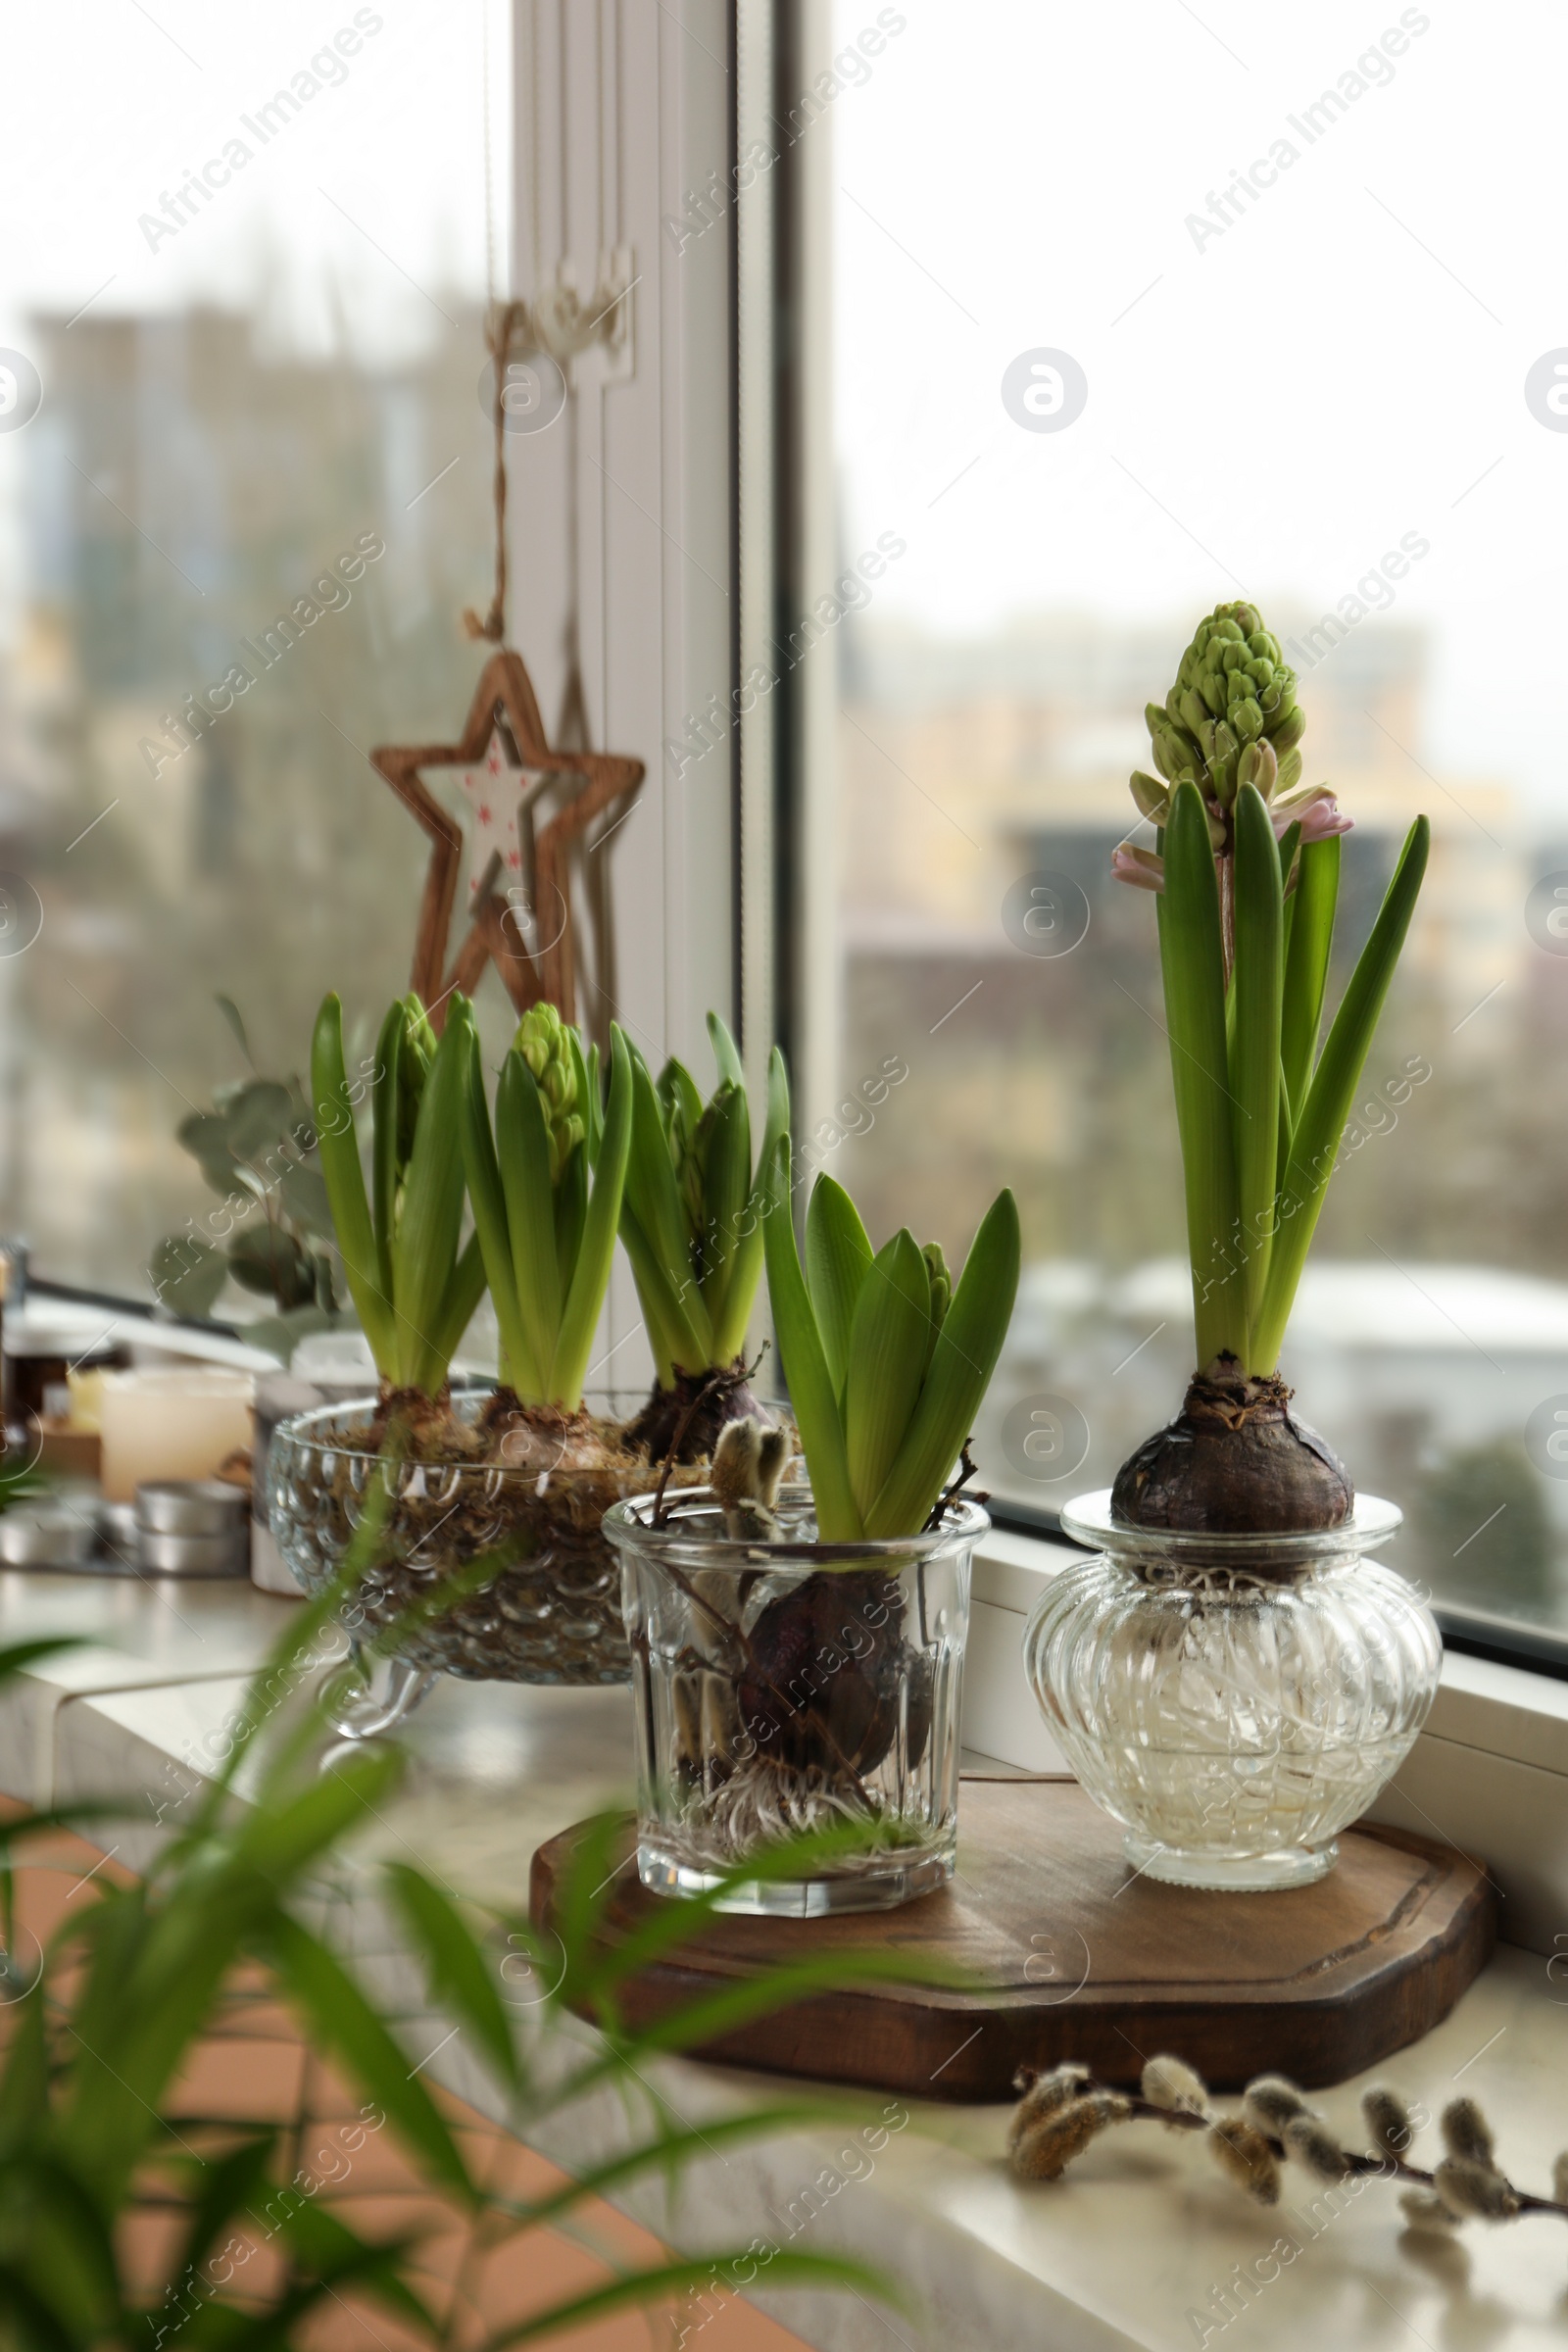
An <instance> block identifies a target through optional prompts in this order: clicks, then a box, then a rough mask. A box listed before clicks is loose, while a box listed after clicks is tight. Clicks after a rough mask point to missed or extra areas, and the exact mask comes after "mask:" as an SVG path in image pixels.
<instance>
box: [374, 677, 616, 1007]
mask: <svg viewBox="0 0 1568 2352" xmlns="http://www.w3.org/2000/svg"><path fill="white" fill-rule="evenodd" d="M370 760H371V763H372V765H373V766H374V767H375V769H376V770H377V772H378V773H379V774H380V775H382V776H384V777H385V778H386V781H387V782H388V783H389V784H390V785H391V787H392V789H393V791H394V792H395V793H396V794H397V796H398V798H399V800H400V801H401V802H402V803H403V805H404V807H405V808H406V809H412V811H413V813H414V814H415V816H416V817H417V819H418V821H419V823H420V825H421V826H422V827H423V828H424V831H425V832H426V834H427V835H428V836H429V840H430V863H429V866H428V869H427V871H426V873H425V878H424V892H423V896H422V898H421V900H420V904H419V924H418V931H417V935H416V939H415V948H414V970H413V973H412V976H411V985H412V986H413V988H414V989H415V990H416V992H417V994H418V996H419V997H420V998H422V1000H423V1001H424V1003H425V1004H426V1005H428V1006H429V1007H430V1018H431V1021H432V1023H433V1025H434V1026H435V1027H436V1028H437V1029H440V1028H441V1027H442V1026H443V1025H444V1022H445V1018H446V1005H447V1002H448V1000H449V999H450V997H451V996H452V993H453V991H454V990H455V989H460V988H461V989H462V990H463V991H464V993H465V994H466V995H467V996H471V995H472V994H473V991H474V989H475V988H476V987H477V985H478V983H479V981H480V980H481V979H482V978H483V976H484V972H485V968H486V966H487V965H488V964H490V963H494V965H495V966H496V969H497V970H498V971H499V972H500V974H501V977H502V979H503V981H504V982H505V984H506V988H507V993H508V995H509V996H510V997H511V999H512V1002H513V1004H514V1005H515V1006H516V1008H517V1011H518V1012H519V1013H522V1012H525V1011H526V1010H527V1008H528V1006H529V1005H537V1004H540V1003H541V1002H544V1003H549V1004H552V1005H555V1006H556V1007H557V1008H558V1010H559V1011H560V1013H561V1017H562V1019H563V1020H565V1021H575V1020H576V1018H577V1009H576V1000H577V984H578V980H579V977H580V975H581V971H582V960H581V954H580V947H581V941H580V933H579V929H578V925H577V922H576V920H575V919H574V914H573V907H572V862H573V853H574V851H576V850H577V849H579V848H580V849H582V850H583V851H584V852H585V853H587V854H591V853H592V852H593V850H594V849H595V848H597V846H598V844H599V842H600V841H601V840H603V839H604V838H605V836H606V835H607V834H608V833H609V832H610V831H611V830H612V829H613V826H612V824H610V823H607V822H605V821H604V820H606V819H610V818H612V816H613V822H614V823H616V824H618V822H619V821H620V816H621V815H623V814H624V813H625V808H624V806H621V805H623V804H624V805H629V803H630V801H631V799H632V796H633V795H634V794H635V793H636V791H637V789H638V787H639V785H640V784H641V783H642V780H643V775H644V767H643V762H642V761H641V760H630V759H625V758H621V757H620V756H618V755H616V754H613V753H609V752H562V751H553V750H552V749H551V747H550V745H549V744H548V743H547V742H546V740H545V731H544V726H543V723H542V721H541V719H540V716H539V705H538V703H537V701H536V700H535V698H534V691H533V687H532V684H531V683H530V681H529V677H528V672H527V670H526V669H525V668H524V666H523V663H522V660H521V657H520V656H519V655H517V654H515V653H510V652H506V651H503V652H500V653H496V654H492V656H491V657H490V659H489V661H488V662H486V663H485V665H484V668H483V669H482V670H481V671H480V673H479V682H478V684H477V686H476V687H475V689H474V695H473V701H472V703H471V704H470V706H469V709H468V715H467V718H466V721H465V723H464V728H463V732H462V734H461V736H460V737H459V739H458V741H457V742H456V743H436V744H382V745H381V746H380V747H379V748H378V749H377V750H375V751H373V752H372V753H371V754H370ZM426 768H451V769H455V770H456V771H457V775H456V781H457V786H458V791H459V794H460V796H461V798H462V800H463V802H464V803H465V804H466V814H467V824H466V828H465V826H464V825H463V824H461V823H460V822H459V820H458V819H457V817H455V816H453V815H452V814H451V813H450V812H449V811H448V810H447V809H445V808H444V807H443V806H442V804H441V802H440V801H439V800H438V799H437V797H436V795H435V794H434V793H433V792H432V791H431V789H430V787H429V785H428V784H427V783H426V782H425V781H424V774H423V771H424V770H425V769H426ZM617 808H618V813H614V812H616V811H617ZM465 864H466V882H467V887H466V893H465V898H466V906H465V909H464V916H463V920H464V924H465V929H464V932H463V936H462V938H461V940H460V942H459V946H458V950H457V954H456V956H454V957H453V958H452V961H451V964H450V967H449V965H448V960H447V958H448V954H449V949H450V943H451V937H452V920H453V915H454V912H455V911H456V908H457V900H458V891H459V885H460V883H461V882H462V881H463V879H464V869H465Z"/></svg>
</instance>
